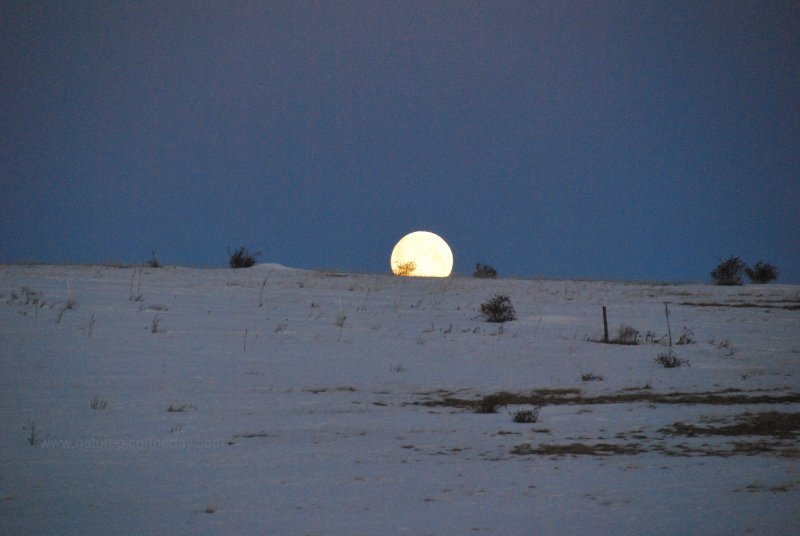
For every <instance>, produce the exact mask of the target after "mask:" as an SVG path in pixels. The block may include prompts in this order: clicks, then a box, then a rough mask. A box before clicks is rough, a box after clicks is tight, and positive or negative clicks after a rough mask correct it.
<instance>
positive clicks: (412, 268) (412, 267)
mask: <svg viewBox="0 0 800 536" xmlns="http://www.w3.org/2000/svg"><path fill="white" fill-rule="evenodd" d="M416 271H417V263H416V262H414V261H408V262H404V263H397V264H396V265H395V269H394V273H395V274H397V275H402V276H409V275H412V274H413V273H414V272H416Z"/></svg>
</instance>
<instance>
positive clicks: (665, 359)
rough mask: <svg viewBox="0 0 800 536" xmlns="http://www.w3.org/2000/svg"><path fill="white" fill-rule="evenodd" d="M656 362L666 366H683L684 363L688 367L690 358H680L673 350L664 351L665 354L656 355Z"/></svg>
mask: <svg viewBox="0 0 800 536" xmlns="http://www.w3.org/2000/svg"><path fill="white" fill-rule="evenodd" d="M656 363H658V364H659V365H661V366H663V367H664V368H677V367H682V366H683V365H686V366H687V367H688V366H689V361H688V360H686V359H680V358H679V357H678V356H677V355H675V352H673V351H672V350H669V351H668V352H664V353H663V354H658V356H657V357H656Z"/></svg>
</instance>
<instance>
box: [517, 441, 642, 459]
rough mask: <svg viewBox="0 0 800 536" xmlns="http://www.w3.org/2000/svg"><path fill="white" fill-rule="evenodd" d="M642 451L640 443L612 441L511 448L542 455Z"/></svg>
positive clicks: (521, 445)
mask: <svg viewBox="0 0 800 536" xmlns="http://www.w3.org/2000/svg"><path fill="white" fill-rule="evenodd" d="M642 452H647V451H646V450H644V449H641V448H639V445H638V444H636V443H630V444H627V445H617V444H612V443H595V444H594V445H587V444H584V443H570V444H568V445H539V446H538V447H532V446H531V445H530V443H522V444H520V445H517V446H515V447H514V448H512V449H511V454H517V455H528V454H539V455H542V456H567V455H572V456H577V455H588V456H610V455H618V454H641V453H642Z"/></svg>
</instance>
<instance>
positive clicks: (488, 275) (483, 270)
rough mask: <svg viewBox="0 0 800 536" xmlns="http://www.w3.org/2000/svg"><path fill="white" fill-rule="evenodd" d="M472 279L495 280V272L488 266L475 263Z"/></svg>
mask: <svg viewBox="0 0 800 536" xmlns="http://www.w3.org/2000/svg"><path fill="white" fill-rule="evenodd" d="M472 277H477V278H479V279H497V270H495V269H494V268H492V267H491V266H489V265H488V264H481V263H476V264H475V271H474V272H473V273H472Z"/></svg>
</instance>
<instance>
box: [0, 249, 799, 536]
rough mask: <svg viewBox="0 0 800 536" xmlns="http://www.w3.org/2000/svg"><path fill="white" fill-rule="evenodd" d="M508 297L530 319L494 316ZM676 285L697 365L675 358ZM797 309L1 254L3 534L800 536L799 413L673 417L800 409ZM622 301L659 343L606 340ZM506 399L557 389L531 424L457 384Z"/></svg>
mask: <svg viewBox="0 0 800 536" xmlns="http://www.w3.org/2000/svg"><path fill="white" fill-rule="evenodd" d="M495 294H506V295H508V296H509V297H510V299H511V301H512V303H513V305H514V307H515V308H516V312H517V316H518V320H516V321H513V322H507V323H504V324H491V323H487V322H485V321H484V320H483V319H482V317H481V316H480V315H479V314H478V311H479V306H480V304H481V303H483V302H485V301H487V300H488V299H489V298H491V297H492V296H494V295H495ZM70 300H72V303H73V306H72V307H67V304H69V303H70ZM665 302H668V303H669V305H668V307H669V312H670V316H669V321H670V327H671V332H672V338H673V342H677V340H678V338H679V337H680V335H681V334H682V333H683V332H684V328H686V330H687V333H689V334H693V336H694V339H696V343H695V344H687V345H680V346H677V345H676V346H673V350H674V351H675V352H676V353H677V355H678V357H680V358H682V359H686V360H688V362H689V365H690V366H683V367H679V368H672V369H667V368H664V367H662V366H660V365H659V364H657V363H656V361H655V358H656V356H657V355H658V354H659V353H663V352H665V351H667V348H666V344H667V342H666V341H667V337H666V335H667V323H666V316H665V305H664V304H665ZM798 305H800V287H798V286H792V285H775V284H770V285H748V286H743V287H716V286H711V285H693V284H687V285H683V284H681V285H672V284H653V283H612V282H601V281H545V280H514V279H497V280H479V279H473V278H462V277H451V278H446V279H427V278H398V277H393V276H390V275H373V274H340V273H331V272H322V271H303V270H295V269H292V268H287V267H285V266H280V265H276V264H262V265H257V266H255V267H253V268H250V269H241V270H231V269H220V270H209V269H189V268H181V267H165V268H147V267H144V268H121V267H117V268H115V267H105V266H16V265H6V266H0V359H2V361H1V362H0V367H2V375H1V376H0V382H1V384H0V385H1V389H0V461H1V465H0V533H3V534H54V533H58V534H98V533H120V534H123V533H129V534H145V533H170V534H212V533H214V534H219V533H228V534H235V533H240V534H287V535H288V534H298V535H305V534H415V535H417V534H467V533H476V534H531V533H535V534H544V535H547V534H559V535H561V534H642V533H648V534H704V535H705V534H748V533H758V534H794V533H796V524H795V519H796V517H797V512H798V505H800V466H799V465H798V459H799V458H800V450H798V433H800V430H798V429H797V428H794V429H792V430H789V431H788V432H785V433H782V434H779V433H777V432H776V433H774V434H769V433H767V434H766V435H765V434H764V433H763V432H759V433H751V434H746V433H744V434H732V435H724V434H721V433H716V434H715V433H707V434H699V435H698V434H695V435H693V436H692V435H685V434H684V435H681V434H676V433H670V432H669V430H670V429H673V428H672V427H673V425H674V424H676V423H680V424H683V425H689V426H695V427H700V428H703V429H706V430H709V429H713V428H717V429H719V428H723V427H725V426H730V425H732V424H734V423H736V422H740V421H741V420H742V419H745V420H746V419H749V418H752V417H753V415H758V414H761V413H763V412H779V413H782V414H790V415H795V416H796V415H797V413H798V411H799V409H798V408H799V407H800V380H799V378H800V322H798V320H800V310H798ZM602 306H606V308H607V311H608V318H609V330H610V335H611V336H612V337H613V336H614V335H615V332H616V329H617V327H618V326H619V325H620V324H627V325H630V326H633V327H634V328H636V329H637V330H639V331H640V332H641V334H642V338H643V339H644V336H645V334H646V333H647V332H652V334H653V335H654V337H655V338H656V339H658V340H659V342H656V343H652V342H649V341H648V342H645V341H644V340H642V344H639V345H633V346H623V345H617V344H603V343H599V342H594V341H596V340H599V339H601V338H602V335H603V328H602V312H601V307H602ZM688 330H691V332H689V331H688ZM584 374H591V375H594V376H599V377H602V379H601V380H594V381H582V379H581V377H582V375H584ZM500 391H507V392H512V393H518V394H523V395H524V394H530V393H532V392H533V391H538V392H539V393H540V394H546V393H551V394H552V393H555V394H556V395H558V396H560V397H561V398H560V399H557V397H556V398H554V397H553V396H551V397H550V398H549V399H547V400H548V403H546V404H545V405H544V406H543V407H542V408H541V412H540V414H539V419H538V422H536V423H535V424H518V423H514V422H513V421H512V418H511V415H510V414H511V413H512V412H513V411H514V410H515V409H519V407H517V406H509V407H507V408H500V409H499V410H498V412H497V413H489V414H479V413H475V412H474V411H473V410H472V409H470V408H468V407H465V406H464V405H461V406H458V405H456V404H451V405H447V404H445V403H444V402H443V401H444V400H445V399H446V398H448V397H449V398H454V399H462V400H465V401H471V400H475V399H478V398H480V397H483V396H485V395H489V394H493V393H496V392H500ZM670 394H673V395H675V394H683V395H687V396H690V400H689V402H684V403H670V402H669V401H668V398H667V397H668V395H670ZM623 395H624V396H628V398H627V399H623V398H622V397H623ZM657 395H667V397H661V398H659V397H658V396H657ZM676 396H677V395H676ZM691 396H694V398H691ZM570 397H571V400H572V401H571V402H568V400H567V399H570ZM726 397H727V398H726ZM757 397H760V398H757ZM712 398H713V401H712ZM93 400H95V406H96V407H95V408H92V401H93ZM558 400H560V401H558ZM102 403H105V404H106V405H105V407H104V408H102V407H100V406H101V405H102ZM522 407H530V406H528V405H525V406H522ZM169 408H172V409H173V410H178V411H168V409H169ZM793 422H795V423H796V422H797V421H796V418H795V420H794V421H793ZM32 427H33V430H32V429H31V428H32ZM570 445H578V446H580V447H581V448H583V449H584V451H585V453H576V452H575V450H573V451H569V450H560V451H559V450H558V448H563V447H567V446H570ZM598 445H601V446H598ZM602 445H606V447H602ZM547 448H550V449H555V450H545V449H547ZM526 449H527V452H529V453H527V454H526V453H525V452H526ZM604 449H606V450H604ZM626 449H627V450H626ZM515 452H516V453H515ZM545 452H546V453H545Z"/></svg>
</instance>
